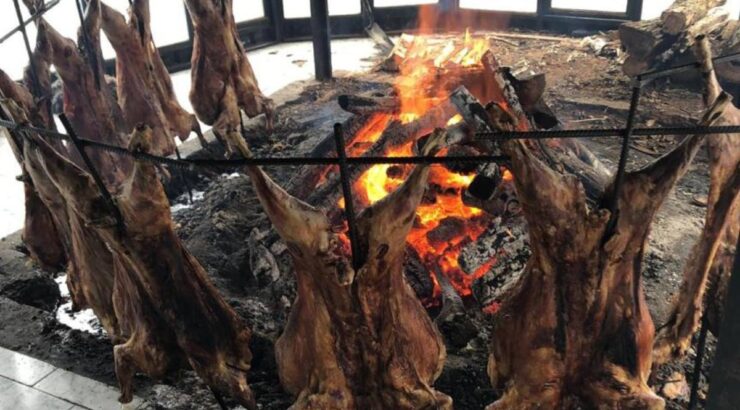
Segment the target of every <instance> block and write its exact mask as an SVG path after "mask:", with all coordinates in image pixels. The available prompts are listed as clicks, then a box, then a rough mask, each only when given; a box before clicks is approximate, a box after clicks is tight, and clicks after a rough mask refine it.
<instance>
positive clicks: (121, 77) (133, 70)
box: [100, 0, 205, 156]
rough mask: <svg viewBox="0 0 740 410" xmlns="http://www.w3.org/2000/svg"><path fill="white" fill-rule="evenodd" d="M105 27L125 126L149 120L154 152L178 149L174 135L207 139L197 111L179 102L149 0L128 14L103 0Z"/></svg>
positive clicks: (138, 1) (169, 152) (136, 3)
mask: <svg viewBox="0 0 740 410" xmlns="http://www.w3.org/2000/svg"><path fill="white" fill-rule="evenodd" d="M100 7H101V11H102V14H101V16H102V20H101V23H102V28H103V31H104V32H105V35H106V37H107V38H108V40H110V42H111V44H112V45H113V48H114V49H115V51H116V57H117V59H116V83H117V86H118V87H117V89H116V91H117V95H118V103H119V104H120V106H121V109H122V110H123V118H124V120H125V122H126V128H127V129H129V130H132V129H134V127H135V126H136V125H138V124H147V125H149V126H150V127H151V128H152V130H153V132H154V147H153V150H152V153H154V154H157V155H165V156H167V155H172V154H174V153H175V140H174V138H175V137H178V138H180V140H182V141H184V140H186V139H187V138H188V136H189V135H190V133H191V132H195V133H196V134H197V135H198V137H199V138H200V140H201V144H205V139H204V138H203V135H202V133H201V130H200V125H199V124H198V121H197V119H196V118H195V116H194V115H193V114H190V113H188V112H187V111H185V109H183V108H182V107H181V106H180V104H179V103H178V102H177V98H176V97H175V92H174V89H173V87H172V80H171V79H170V74H169V73H168V72H167V67H165V65H164V62H163V61H162V58H161V57H160V55H159V51H158V50H157V47H156V46H155V44H154V40H153V39H152V31H151V25H150V21H151V17H150V13H149V1H148V0H136V1H134V2H133V4H132V5H131V8H130V10H129V19H128V22H126V18H125V17H124V16H123V15H122V14H121V13H119V12H118V11H116V10H114V9H112V8H111V7H108V6H107V5H106V4H105V3H102V2H101V4H100Z"/></svg>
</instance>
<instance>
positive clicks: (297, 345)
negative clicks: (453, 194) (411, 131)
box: [244, 132, 452, 409]
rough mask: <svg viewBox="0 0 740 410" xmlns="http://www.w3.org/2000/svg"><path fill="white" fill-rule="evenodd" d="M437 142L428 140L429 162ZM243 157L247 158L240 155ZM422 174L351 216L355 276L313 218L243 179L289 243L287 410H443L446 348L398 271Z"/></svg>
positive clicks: (281, 354)
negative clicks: (292, 296)
mask: <svg viewBox="0 0 740 410" xmlns="http://www.w3.org/2000/svg"><path fill="white" fill-rule="evenodd" d="M443 140H444V133H443V132H436V133H435V134H434V137H433V138H431V139H430V142H428V143H427V145H426V147H425V152H424V154H425V155H432V153H434V152H436V151H437V149H438V148H439V144H441V141H443ZM244 154H245V155H248V152H244ZM428 172H429V170H428V168H427V167H425V166H420V167H417V168H416V169H415V170H414V171H413V172H412V173H411V175H410V176H409V178H408V180H407V181H406V182H405V183H404V185H403V186H402V187H401V188H399V189H398V190H397V191H395V192H394V193H392V194H391V195H389V196H388V197H387V198H385V199H384V200H382V201H379V202H378V203H376V204H374V205H373V206H371V207H370V208H368V209H366V210H365V211H364V212H363V213H362V214H361V215H359V216H358V230H359V232H360V239H359V240H360V242H361V248H362V256H361V258H362V260H363V261H364V262H363V264H362V266H361V267H360V268H359V270H358V271H357V272H355V271H354V270H353V269H352V268H351V267H350V264H349V261H348V260H347V258H346V255H345V254H343V251H342V246H341V244H340V239H339V238H338V237H337V235H336V234H335V233H333V232H332V230H331V227H330V224H329V220H328V218H327V217H326V216H325V215H324V214H323V213H322V212H320V211H318V210H316V209H314V208H312V207H311V206H309V205H307V204H306V203H304V202H302V201H300V200H298V199H296V198H295V197H292V196H290V195H289V194H288V193H287V192H285V191H284V190H283V189H282V188H280V187H279V186H278V185H277V184H275V183H274V182H273V181H272V180H271V179H270V178H269V177H268V176H267V175H266V174H265V173H264V172H263V171H262V170H261V169H260V168H257V167H251V168H249V169H248V173H249V175H250V178H251V180H252V183H253V185H254V187H255V191H256V192H257V195H258V197H259V199H260V202H261V203H262V206H263V208H264V209H265V212H266V213H267V215H268V216H269V217H270V220H271V221H272V222H273V224H274V225H275V228H276V229H277V231H278V233H279V234H280V235H281V237H282V238H283V240H285V242H286V243H287V244H288V249H289V251H290V254H291V256H292V257H293V262H294V264H295V271H296V275H297V281H298V296H297V298H296V300H295V301H294V303H293V307H292V310H291V312H290V317H289V318H288V323H287V325H286V327H285V330H284V331H283V334H282V335H281V336H280V338H279V339H278V342H277V344H276V346H275V350H276V356H277V363H278V372H279V374H280V379H281V381H282V384H283V386H284V387H285V388H286V389H287V390H288V391H289V392H291V393H293V394H295V395H297V400H296V402H295V404H294V405H293V406H292V407H291V408H292V409H437V408H439V409H448V408H451V407H452V401H451V399H450V398H449V397H448V396H446V395H444V394H442V393H439V392H437V391H435V390H433V389H432V388H431V385H432V383H433V382H434V380H435V379H436V378H437V377H438V376H439V374H440V372H441V371H442V366H443V363H444V360H445V357H446V353H445V347H444V343H443V341H442V339H441V337H440V334H439V332H438V331H437V329H436V327H435V325H434V324H433V323H432V321H431V320H430V318H429V316H428V315H427V313H426V311H425V310H424V308H423V307H422V306H421V304H420V303H419V301H418V300H417V298H416V296H415V295H414V293H413V291H412V290H411V288H410V287H409V285H408V284H407V283H406V282H405V279H404V275H403V272H402V267H403V260H404V244H405V242H406V236H407V234H408V232H409V230H410V228H411V225H412V224H413V220H414V215H415V211H416V207H417V206H418V204H419V201H420V200H421V197H422V195H423V193H424V190H425V189H426V181H427V176H428Z"/></svg>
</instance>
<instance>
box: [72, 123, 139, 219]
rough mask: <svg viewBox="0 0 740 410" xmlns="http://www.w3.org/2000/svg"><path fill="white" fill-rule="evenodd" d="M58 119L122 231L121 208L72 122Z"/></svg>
mask: <svg viewBox="0 0 740 410" xmlns="http://www.w3.org/2000/svg"><path fill="white" fill-rule="evenodd" d="M59 120H60V121H61V122H62V126H64V129H65V130H66V131H67V134H68V135H69V139H71V140H72V143H73V144H74V146H75V148H76V149H77V152H78V153H79V154H80V158H82V162H84V163H85V165H86V166H87V170H88V171H89V172H90V175H91V176H92V178H93V181H95V185H97V186H98V189H99V190H100V194H101V195H102V196H103V199H104V200H105V202H106V203H107V204H108V207H109V208H110V211H111V213H113V217H114V218H115V219H116V225H117V227H118V232H123V231H124V229H125V224H124V223H123V216H122V215H121V210H120V209H118V206H117V205H116V203H115V201H113V197H112V196H111V194H110V192H108V188H106V187H105V183H104V182H103V178H101V177H100V174H99V173H98V170H97V168H95V164H93V162H92V160H90V157H88V156H87V152H86V151H85V144H84V143H83V142H82V140H80V138H79V137H78V136H77V133H76V132H75V130H74V128H73V127H72V123H70V122H69V119H68V118H67V116H66V115H64V114H59Z"/></svg>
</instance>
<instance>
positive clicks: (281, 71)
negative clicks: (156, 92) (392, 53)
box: [0, 39, 376, 237]
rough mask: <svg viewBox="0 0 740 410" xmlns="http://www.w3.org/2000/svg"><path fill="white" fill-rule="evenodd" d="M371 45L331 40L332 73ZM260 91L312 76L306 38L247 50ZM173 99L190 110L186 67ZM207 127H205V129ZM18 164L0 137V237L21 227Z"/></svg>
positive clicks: (351, 66)
mask: <svg viewBox="0 0 740 410" xmlns="http://www.w3.org/2000/svg"><path fill="white" fill-rule="evenodd" d="M375 52H376V51H375V48H374V46H373V42H372V41H371V40H369V39H348V40H334V41H332V62H333V66H334V72H335V75H337V76H341V75H346V74H351V73H358V72H362V71H366V70H368V69H369V68H370V67H371V63H369V62H368V61H364V60H365V59H367V58H368V57H370V56H372V55H374V53H375ZM249 61H250V62H251V63H252V67H253V68H254V71H255V74H256V76H257V79H258V81H259V84H260V88H261V89H262V92H263V93H265V94H267V95H272V94H274V93H275V92H276V91H278V90H280V89H281V88H283V87H285V86H287V85H288V84H291V83H293V82H296V81H303V80H310V79H312V78H313V77H314V62H313V48H312V46H311V43H310V42H308V41H304V42H297V43H285V44H279V45H276V46H271V47H266V48H263V49H260V50H256V51H253V52H250V53H249ZM172 82H173V84H174V86H175V93H176V95H177V99H178V100H179V101H180V103H181V104H182V106H183V107H185V109H187V110H189V111H192V108H191V105H190V101H189V99H188V93H189V92H190V70H187V71H181V72H178V73H175V74H173V75H172ZM207 128H208V127H205V129H207ZM19 174H20V167H19V166H18V163H17V162H16V160H15V157H14V156H13V153H12V152H11V150H10V147H9V145H8V142H7V140H6V139H5V138H4V137H0V192H2V198H3V199H2V201H0V237H3V236H6V235H8V234H11V233H13V232H15V231H17V230H19V229H21V228H22V227H23V218H24V212H25V211H24V203H23V198H24V196H23V185H22V184H21V183H20V182H18V181H16V176H18V175H19Z"/></svg>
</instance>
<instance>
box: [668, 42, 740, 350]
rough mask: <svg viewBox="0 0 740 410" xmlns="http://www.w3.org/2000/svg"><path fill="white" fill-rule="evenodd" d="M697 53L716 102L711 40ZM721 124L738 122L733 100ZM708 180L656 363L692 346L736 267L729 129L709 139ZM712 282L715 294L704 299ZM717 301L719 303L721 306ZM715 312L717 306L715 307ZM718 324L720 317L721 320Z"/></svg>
mask: <svg viewBox="0 0 740 410" xmlns="http://www.w3.org/2000/svg"><path fill="white" fill-rule="evenodd" d="M695 52H696V56H697V58H698V59H699V61H701V62H702V76H703V78H704V79H705V82H706V84H705V87H706V90H705V94H704V100H705V103H706V104H707V105H711V104H713V103H714V102H715V101H716V100H717V99H718V98H719V97H720V96H721V95H722V88H721V87H720V85H719V82H718V81H717V76H716V75H715V73H714V67H713V64H712V52H711V49H710V45H709V39H708V38H707V37H705V36H702V37H701V38H700V39H698V40H697V45H696V48H695ZM719 123H720V124H721V125H740V110H738V109H737V108H736V107H735V106H733V105H732V104H730V105H729V106H728V107H727V108H726V109H725V110H724V111H723V112H722V117H721V119H720V120H719ZM707 147H708V149H709V159H710V163H709V168H710V184H709V198H708V200H707V213H706V222H705V225H704V229H703V230H702V234H701V237H700V239H699V241H698V242H697V243H696V245H695V246H694V249H693V250H692V253H691V255H690V256H689V259H688V261H687V263H686V265H685V267H684V273H683V275H684V278H683V283H682V284H681V291H680V293H679V295H678V298H677V300H676V302H675V305H674V307H673V310H672V313H671V315H670V317H669V319H668V322H667V323H666V324H665V326H664V327H663V328H662V329H661V330H660V332H659V333H658V337H657V341H656V343H655V350H654V357H655V362H656V363H657V364H661V363H665V362H667V361H668V360H670V359H674V358H678V357H682V356H684V355H685V354H686V352H687V351H688V349H689V347H691V338H692V336H693V335H694V333H695V332H696V330H697V329H698V327H699V323H700V321H701V317H702V314H703V307H704V303H705V300H706V303H707V304H713V303H716V302H714V301H713V300H712V299H715V297H717V296H720V295H721V288H720V287H719V286H717V285H719V284H720V283H722V282H726V278H723V277H729V275H730V274H731V272H732V263H733V260H734V253H735V252H736V250H735V249H734V247H735V243H736V241H737V236H738V233H740V141H739V140H738V138H737V136H734V135H731V134H724V135H714V136H712V137H711V138H709V139H708V141H707ZM709 283H713V284H714V287H713V288H714V291H715V292H716V293H714V294H712V295H710V298H706V297H705V296H706V289H707V285H708V284H709ZM718 306H719V305H718ZM715 311H717V309H715ZM717 323H718V322H717Z"/></svg>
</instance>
